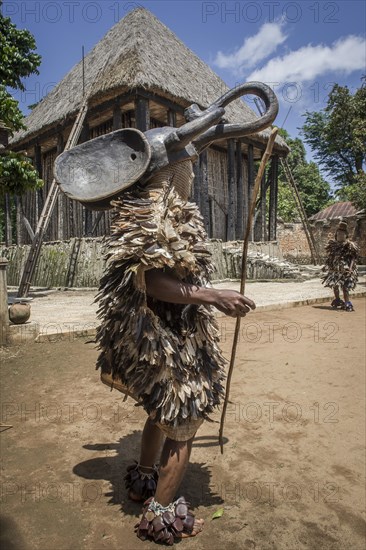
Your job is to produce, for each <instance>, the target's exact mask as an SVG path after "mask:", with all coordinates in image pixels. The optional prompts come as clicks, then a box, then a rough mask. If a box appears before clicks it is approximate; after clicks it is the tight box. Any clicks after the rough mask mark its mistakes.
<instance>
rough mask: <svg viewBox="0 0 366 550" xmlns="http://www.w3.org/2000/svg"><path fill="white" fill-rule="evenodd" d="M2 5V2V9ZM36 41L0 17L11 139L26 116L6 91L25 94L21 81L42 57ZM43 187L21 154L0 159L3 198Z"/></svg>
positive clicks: (1, 92) (1, 97) (0, 106)
mask: <svg viewBox="0 0 366 550" xmlns="http://www.w3.org/2000/svg"><path fill="white" fill-rule="evenodd" d="M1 4H2V2H1V1H0V7H1ZM35 47H36V44H35V40H34V37H33V36H32V35H31V33H30V32H29V31H27V30H18V29H17V28H16V26H15V25H14V24H13V23H12V22H11V20H10V18H8V17H4V16H3V15H2V14H1V13H0V82H1V84H0V120H1V121H2V122H4V123H5V124H6V126H7V127H8V128H9V133H10V135H13V134H14V132H16V131H18V130H21V129H25V128H26V126H25V125H24V123H23V119H24V116H23V113H22V112H21V110H20V109H19V106H18V102H17V101H16V100H15V99H14V98H13V97H12V96H11V95H10V93H9V92H8V91H7V89H6V87H10V88H14V89H20V90H23V91H24V90H25V87H24V84H23V82H22V80H21V79H22V78H25V77H27V76H29V75H31V74H33V73H36V74H39V72H38V70H37V67H38V66H39V64H40V62H41V56H40V55H38V54H36V53H34V51H33V50H34V49H35ZM42 185H43V181H42V180H40V179H39V177H38V173H37V171H36V170H35V169H34V167H33V166H32V164H31V162H30V161H29V159H28V158H27V157H25V156H24V155H22V154H21V153H15V152H11V151H9V150H7V151H5V152H4V151H3V152H2V154H1V155H0V196H4V194H5V193H9V194H11V195H22V194H23V193H24V192H26V191H28V190H30V189H38V188H39V187H41V186H42Z"/></svg>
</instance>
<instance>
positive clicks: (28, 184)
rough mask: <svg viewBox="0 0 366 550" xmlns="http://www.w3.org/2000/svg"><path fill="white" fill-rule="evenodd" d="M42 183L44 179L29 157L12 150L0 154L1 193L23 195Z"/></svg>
mask: <svg viewBox="0 0 366 550" xmlns="http://www.w3.org/2000/svg"><path fill="white" fill-rule="evenodd" d="M42 185H43V181H42V180H41V179H39V177H38V172H37V170H35V169H34V168H33V166H32V164H31V162H30V161H29V159H28V158H27V157H25V156H24V155H22V154H21V153H14V152H12V151H10V152H8V153H7V154H6V155H2V156H0V195H3V194H4V193H10V194H11V195H21V194H22V193H24V192H25V191H27V190H28V189H38V188H40V187H42Z"/></svg>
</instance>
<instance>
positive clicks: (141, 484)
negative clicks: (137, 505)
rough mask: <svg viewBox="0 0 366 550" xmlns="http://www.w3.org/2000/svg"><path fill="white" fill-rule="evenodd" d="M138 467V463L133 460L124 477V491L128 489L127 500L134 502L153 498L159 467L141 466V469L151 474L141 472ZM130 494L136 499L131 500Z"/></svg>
mask: <svg viewBox="0 0 366 550" xmlns="http://www.w3.org/2000/svg"><path fill="white" fill-rule="evenodd" d="M140 467H141V465H140V464H139V462H137V460H135V464H131V465H130V466H128V467H127V474H126V475H125V477H124V480H125V486H126V489H129V498H130V499H131V500H134V501H135V502H140V501H142V500H146V499H147V498H149V497H153V496H154V495H155V491H156V486H157V484H158V479H159V467H158V466H157V465H156V464H154V465H153V466H152V467H150V466H143V468H148V469H149V470H152V472H151V473H146V472H142V471H141V469H140ZM131 493H134V494H135V495H137V497H138V498H132V497H131Z"/></svg>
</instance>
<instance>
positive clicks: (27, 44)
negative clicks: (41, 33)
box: [0, 2, 41, 91]
mask: <svg viewBox="0 0 366 550" xmlns="http://www.w3.org/2000/svg"><path fill="white" fill-rule="evenodd" d="M1 3H2V2H1ZM1 3H0V6H1ZM35 48H36V43H35V40H34V37H33V36H32V34H31V33H30V32H29V31H27V30H19V29H17V28H16V26H15V25H14V24H13V23H12V22H11V20H10V18H9V17H4V16H3V15H2V14H1V13H0V60H1V63H0V82H1V83H2V84H4V85H5V86H10V87H11V88H15V89H19V90H22V91H24V90H25V87H24V84H23V83H22V81H21V79H22V78H24V77H27V76H29V75H31V74H33V73H36V74H39V71H38V70H37V67H38V66H39V65H40V63H41V56H40V55H38V54H36V53H34V52H33V51H32V50H34V49H35Z"/></svg>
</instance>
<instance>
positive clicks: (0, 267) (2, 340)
mask: <svg viewBox="0 0 366 550" xmlns="http://www.w3.org/2000/svg"><path fill="white" fill-rule="evenodd" d="M8 263H9V262H8V260H7V259H6V258H0V346H5V345H6V344H7V343H8V332H9V311H8V288H7V283H6V268H7V266H8Z"/></svg>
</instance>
